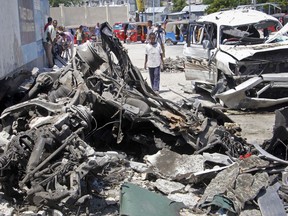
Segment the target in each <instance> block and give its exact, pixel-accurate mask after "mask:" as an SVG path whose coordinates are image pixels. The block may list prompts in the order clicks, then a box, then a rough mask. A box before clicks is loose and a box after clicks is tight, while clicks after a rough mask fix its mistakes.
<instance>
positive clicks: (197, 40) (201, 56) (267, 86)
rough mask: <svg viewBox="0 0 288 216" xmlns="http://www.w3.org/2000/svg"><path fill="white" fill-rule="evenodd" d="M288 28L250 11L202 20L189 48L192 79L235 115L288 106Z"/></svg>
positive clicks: (191, 32)
mask: <svg viewBox="0 0 288 216" xmlns="http://www.w3.org/2000/svg"><path fill="white" fill-rule="evenodd" d="M287 28H288V26H287V25H286V26H284V27H283V28H282V25H281V23H280V22H279V20H278V19H276V18H274V17H273V16H270V15H267V14H265V13H262V12H260V11H256V10H250V9H236V10H228V11H221V12H216V13H213V14H209V15H206V16H203V17H201V18H199V19H198V20H197V21H196V22H194V23H190V25H189V37H187V38H188V40H187V43H186V44H185V45H184V50H183V53H184V55H185V56H186V58H187V61H186V64H185V67H186V68H185V75H186V79H188V80H193V85H195V88H196V90H197V89H198V88H202V89H205V90H207V91H209V92H210V93H211V96H212V97H213V98H215V99H217V101H220V102H221V103H222V104H223V105H225V106H227V107H228V108H232V109H258V108H264V107H270V106H274V105H277V104H281V103H284V102H288V91H287V90H288V88H287V86H288V85H287V79H288V62H287V59H288V58H287V57H288V56H287V53H288V52H287V50H288V37H287V35H286V32H287Z"/></svg>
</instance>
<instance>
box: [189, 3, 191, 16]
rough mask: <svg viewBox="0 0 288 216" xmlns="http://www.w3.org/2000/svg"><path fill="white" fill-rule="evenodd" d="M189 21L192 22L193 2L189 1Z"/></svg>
mask: <svg viewBox="0 0 288 216" xmlns="http://www.w3.org/2000/svg"><path fill="white" fill-rule="evenodd" d="M189 21H191V0H189Z"/></svg>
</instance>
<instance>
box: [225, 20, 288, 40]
mask: <svg viewBox="0 0 288 216" xmlns="http://www.w3.org/2000/svg"><path fill="white" fill-rule="evenodd" d="M281 27H282V26H281V24H280V23H278V22H275V21H272V20H268V21H262V22H258V23H248V24H245V25H241V26H225V25H223V26H221V31H220V32H221V34H220V44H224V45H249V44H262V43H264V42H265V41H266V40H269V38H271V37H273V36H274V35H276V34H277V32H278V31H279V30H280V28H281ZM281 35H282V34H281ZM282 36H283V35H282ZM282 40H283V39H282Z"/></svg>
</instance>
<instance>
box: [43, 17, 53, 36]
mask: <svg viewBox="0 0 288 216" xmlns="http://www.w3.org/2000/svg"><path fill="white" fill-rule="evenodd" d="M49 25H52V17H48V19H47V23H46V24H45V26H44V32H45V31H46V29H47V27H48V26H49Z"/></svg>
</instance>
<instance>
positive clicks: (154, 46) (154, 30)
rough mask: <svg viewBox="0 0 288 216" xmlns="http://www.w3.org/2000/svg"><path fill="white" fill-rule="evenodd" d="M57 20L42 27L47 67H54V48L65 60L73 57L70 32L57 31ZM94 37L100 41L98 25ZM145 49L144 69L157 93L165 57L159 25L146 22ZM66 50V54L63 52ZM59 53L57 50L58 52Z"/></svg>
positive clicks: (80, 33)
mask: <svg viewBox="0 0 288 216" xmlns="http://www.w3.org/2000/svg"><path fill="white" fill-rule="evenodd" d="M57 24H58V23H57V20H53V19H52V18H51V17H48V20H47V23H46V24H45V27H44V38H43V45H44V49H45V52H46V56H47V59H48V67H49V68H52V67H53V66H54V57H53V53H54V54H55V52H56V51H55V48H58V49H62V50H61V51H60V52H61V53H64V55H66V56H62V57H64V58H65V59H68V58H72V57H73V50H74V36H73V35H72V34H71V32H70V31H64V29H61V30H59V29H57ZM94 33H95V36H96V38H97V40H100V24H99V23H97V24H96V27H95V32H94ZM82 37H83V26H82V25H81V26H80V27H79V28H78V29H77V31H76V40H77V44H78V45H80V44H81V43H82V39H83V38H82ZM146 42H147V45H146V48H145V63H144V68H145V69H147V67H148V69H149V75H150V81H151V86H152V89H153V90H154V91H155V92H156V93H159V86H160V71H161V65H164V61H163V58H164V57H165V46H164V44H165V31H164V29H163V28H162V27H161V25H157V26H156V27H154V26H153V25H152V21H151V20H149V21H148V27H147V38H146ZM63 50H66V52H63ZM58 51H59V50H58Z"/></svg>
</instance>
